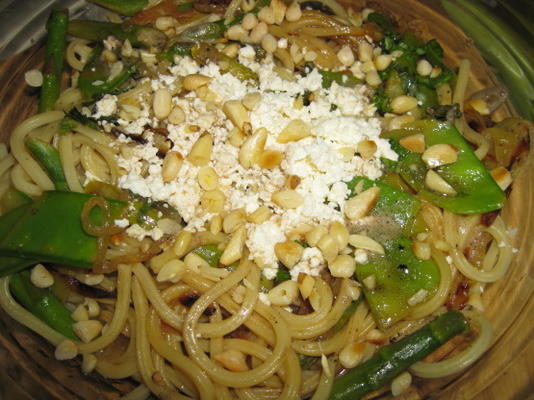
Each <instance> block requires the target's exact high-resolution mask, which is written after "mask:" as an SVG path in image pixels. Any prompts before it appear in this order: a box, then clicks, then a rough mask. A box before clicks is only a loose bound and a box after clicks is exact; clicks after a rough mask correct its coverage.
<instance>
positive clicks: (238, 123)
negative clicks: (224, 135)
mask: <svg viewBox="0 0 534 400" xmlns="http://www.w3.org/2000/svg"><path fill="white" fill-rule="evenodd" d="M223 112H224V114H225V115H226V117H227V118H228V119H229V120H230V121H232V123H233V124H234V126H235V127H236V128H238V129H241V130H243V126H244V124H245V122H250V117H249V115H248V111H247V109H246V108H245V106H244V105H243V104H242V103H241V102H240V101H238V100H229V101H227V102H225V103H224V105H223Z"/></svg>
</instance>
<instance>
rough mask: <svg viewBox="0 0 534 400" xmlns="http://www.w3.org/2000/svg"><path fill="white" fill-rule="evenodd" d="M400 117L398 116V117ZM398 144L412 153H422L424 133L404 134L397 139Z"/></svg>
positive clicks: (423, 149)
mask: <svg viewBox="0 0 534 400" xmlns="http://www.w3.org/2000/svg"><path fill="white" fill-rule="evenodd" d="M399 118H400V117H399ZM399 144H400V145H401V146H402V147H404V148H405V149H406V150H410V151H411V152H413V153H419V154H422V153H424V152H425V146H426V145H425V135H423V134H422V133H416V134H414V135H408V136H404V137H403V138H401V139H400V140H399Z"/></svg>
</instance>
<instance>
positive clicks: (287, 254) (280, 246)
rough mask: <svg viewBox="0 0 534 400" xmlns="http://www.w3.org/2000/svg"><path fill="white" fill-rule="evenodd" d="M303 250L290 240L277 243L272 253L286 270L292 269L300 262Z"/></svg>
mask: <svg viewBox="0 0 534 400" xmlns="http://www.w3.org/2000/svg"><path fill="white" fill-rule="evenodd" d="M303 252H304V248H303V247H302V246H301V245H300V244H298V243H295V242H294V241H292V240H287V241H285V242H279V243H276V244H275V245H274V253H275V254H276V257H277V258H278V260H279V261H280V262H281V263H282V264H284V265H285V266H286V267H287V268H293V267H294V266H295V264H296V263H298V262H299V261H300V258H301V257H302V253H303Z"/></svg>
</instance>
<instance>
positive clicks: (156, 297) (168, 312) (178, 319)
mask: <svg viewBox="0 0 534 400" xmlns="http://www.w3.org/2000/svg"><path fill="white" fill-rule="evenodd" d="M133 272H134V274H135V276H136V277H137V278H138V279H139V283H140V284H141V286H142V287H143V291H144V292H145V294H146V297H147V298H148V300H149V301H150V304H152V307H154V309H155V310H156V312H157V313H158V315H159V317H160V318H161V319H162V320H163V321H165V323H166V324H169V325H170V326H172V327H173V328H174V329H176V330H177V331H178V332H181V331H182V325H183V319H182V316H181V315H179V314H176V313H175V312H174V310H173V309H172V308H170V307H169V306H168V305H167V303H165V301H164V300H163V298H162V297H161V295H160V293H159V290H158V288H157V287H156V283H155V282H154V278H153V277H152V275H151V274H150V272H148V269H147V268H146V267H145V266H144V265H143V264H140V263H139V264H135V265H134V266H133Z"/></svg>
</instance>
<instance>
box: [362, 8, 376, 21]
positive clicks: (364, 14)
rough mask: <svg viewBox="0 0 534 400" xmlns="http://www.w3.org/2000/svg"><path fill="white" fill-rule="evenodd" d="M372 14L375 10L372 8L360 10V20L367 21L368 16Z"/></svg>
mask: <svg viewBox="0 0 534 400" xmlns="http://www.w3.org/2000/svg"><path fill="white" fill-rule="evenodd" d="M374 12H375V10H373V9H372V8H364V9H363V10H362V20H364V21H367V18H368V17H369V15H371V14H372V13H374Z"/></svg>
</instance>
